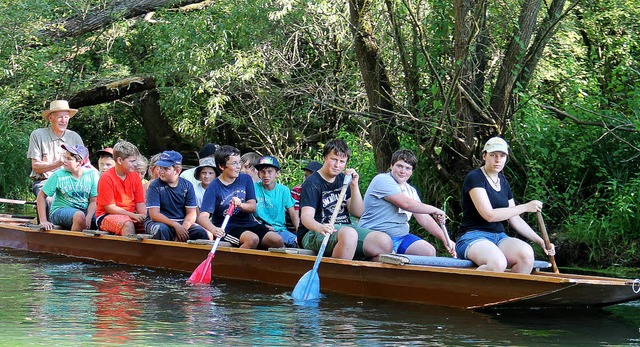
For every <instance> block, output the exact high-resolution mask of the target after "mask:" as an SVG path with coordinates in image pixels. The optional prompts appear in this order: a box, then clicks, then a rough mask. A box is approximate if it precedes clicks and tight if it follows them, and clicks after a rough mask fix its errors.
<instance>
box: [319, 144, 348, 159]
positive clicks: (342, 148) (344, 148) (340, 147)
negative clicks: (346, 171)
mask: <svg viewBox="0 0 640 347" xmlns="http://www.w3.org/2000/svg"><path fill="white" fill-rule="evenodd" d="M331 151H334V152H336V154H343V155H345V156H346V157H347V161H349V158H350V157H351V150H350V149H349V145H348V144H347V143H346V142H345V141H344V140H343V139H333V140H331V141H329V142H327V144H326V145H324V148H323V149H322V157H323V158H324V157H326V156H327V155H329V153H331Z"/></svg>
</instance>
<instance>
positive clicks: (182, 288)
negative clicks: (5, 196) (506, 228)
mask: <svg viewBox="0 0 640 347" xmlns="http://www.w3.org/2000/svg"><path fill="white" fill-rule="evenodd" d="M188 276H189V274H186V273H178V272H169V271H160V270H155V269H148V268H138V267H129V266H124V265H116V264H108V263H98V262H92V261H87V260H81V259H73V258H68V257H63V256H56V255H50V254H38V253H31V252H26V251H17V250H11V249H5V248H0V307H1V308H2V309H1V310H0V338H1V341H2V344H3V345H5V346H17V345H30V346H52V345H64V346H94V345H96V346H97V345H99V346H106V345H127V346H160V345H167V344H170V345H173V346H175V345H204V344H222V345H234V346H292V345H300V346H320V345H324V346H425V345H436V346H444V345H447V346H448V345H473V346H475V345H519V346H529V345H542V344H544V345H566V344H583V345H638V344H639V341H640V340H639V338H640V333H639V328H640V304H639V303H637V302H635V303H629V304H623V305H616V306H613V307H611V308H607V309H601V310H587V311H573V310H564V311H557V310H555V311H547V310H501V311H489V312H473V311H465V310H460V309H449V308H440V307H432V306H425V305H412V304H404V303H394V302H389V301H380V300H369V299H367V300H363V299H361V298H355V297H348V296H341V295H333V294H331V295H327V296H326V297H324V298H323V299H322V300H321V301H320V303H319V305H318V306H317V307H303V306H297V305H294V304H293V303H292V301H291V299H290V297H289V296H288V294H290V293H289V292H290V289H289V288H280V287H276V286H270V285H263V284H257V283H249V282H241V281H229V280H223V279H219V278H215V279H214V283H212V285H210V286H190V285H187V284H186V283H185V282H186V280H187V278H188Z"/></svg>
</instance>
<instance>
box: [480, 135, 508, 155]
mask: <svg viewBox="0 0 640 347" xmlns="http://www.w3.org/2000/svg"><path fill="white" fill-rule="evenodd" d="M484 152H487V153H491V152H503V153H505V154H509V145H508V144H507V141H505V140H503V139H502V138H500V137H492V138H490V139H489V141H487V143H485V145H484Z"/></svg>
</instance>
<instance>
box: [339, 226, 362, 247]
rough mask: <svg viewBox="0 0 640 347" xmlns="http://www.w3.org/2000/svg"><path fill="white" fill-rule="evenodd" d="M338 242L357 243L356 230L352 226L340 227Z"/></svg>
mask: <svg viewBox="0 0 640 347" xmlns="http://www.w3.org/2000/svg"><path fill="white" fill-rule="evenodd" d="M338 243H347V244H357V243H358V232H357V231H356V229H354V228H352V227H342V228H340V230H338Z"/></svg>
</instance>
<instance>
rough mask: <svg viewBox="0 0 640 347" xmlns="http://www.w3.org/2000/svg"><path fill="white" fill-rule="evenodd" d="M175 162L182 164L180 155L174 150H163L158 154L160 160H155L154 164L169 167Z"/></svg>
mask: <svg viewBox="0 0 640 347" xmlns="http://www.w3.org/2000/svg"><path fill="white" fill-rule="evenodd" d="M175 164H178V165H182V155H181V154H180V153H178V152H176V151H164V152H162V154H160V160H158V161H157V162H156V166H160V167H169V166H173V165H175Z"/></svg>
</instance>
